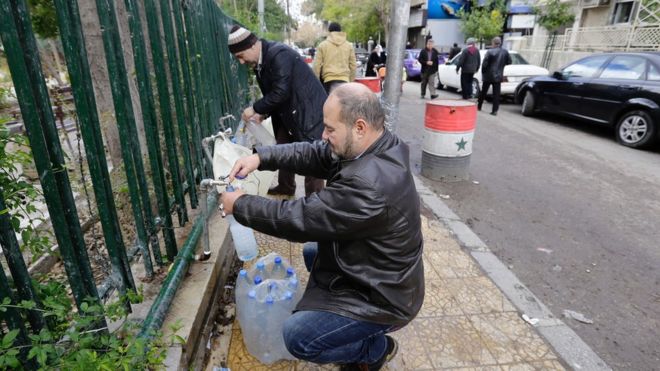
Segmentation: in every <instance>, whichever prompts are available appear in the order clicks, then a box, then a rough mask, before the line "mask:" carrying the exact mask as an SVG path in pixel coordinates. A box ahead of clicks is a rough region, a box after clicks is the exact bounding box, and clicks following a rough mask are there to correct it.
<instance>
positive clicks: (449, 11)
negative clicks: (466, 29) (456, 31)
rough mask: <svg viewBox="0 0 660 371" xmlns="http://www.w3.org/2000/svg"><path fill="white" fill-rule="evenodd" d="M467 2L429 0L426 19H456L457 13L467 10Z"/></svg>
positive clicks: (459, 0) (458, 0)
mask: <svg viewBox="0 0 660 371" xmlns="http://www.w3.org/2000/svg"><path fill="white" fill-rule="evenodd" d="M469 4H470V3H469V1H468V0H429V12H428V19H458V18H459V16H458V11H459V10H461V8H463V9H464V10H465V11H467V10H468V7H469V6H470V5H469Z"/></svg>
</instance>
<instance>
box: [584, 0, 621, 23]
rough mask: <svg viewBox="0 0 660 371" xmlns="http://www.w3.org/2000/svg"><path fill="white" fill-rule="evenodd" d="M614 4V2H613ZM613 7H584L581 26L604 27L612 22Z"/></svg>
mask: <svg viewBox="0 0 660 371" xmlns="http://www.w3.org/2000/svg"><path fill="white" fill-rule="evenodd" d="M612 5H614V2H612ZM610 9H611V7H609V6H603V7H599V8H589V9H584V11H583V13H582V22H581V23H582V24H581V25H580V27H602V26H607V25H609V24H610V14H611V10H610Z"/></svg>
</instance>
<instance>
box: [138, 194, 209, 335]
mask: <svg viewBox="0 0 660 371" xmlns="http://www.w3.org/2000/svg"><path fill="white" fill-rule="evenodd" d="M207 201H208V204H207V205H206V207H207V208H208V210H214V209H215V207H216V204H217V198H216V197H209V198H208V199H207ZM211 215H212V213H211ZM211 215H209V216H208V217H209V218H210V217H211ZM206 218H207V217H206V216H205V215H200V216H198V217H197V219H196V220H195V223H194V225H193V227H192V230H191V231H190V235H188V238H187V239H186V242H184V244H183V246H182V247H181V250H179V254H178V255H177V256H176V258H175V259H174V262H173V263H172V266H171V268H170V272H169V273H168V274H167V277H165V281H164V282H163V285H162V286H161V289H160V292H159V293H158V296H157V297H156V299H155V300H154V303H153V304H152V305H151V309H150V310H149V314H147V317H146V318H145V319H144V322H143V324H142V330H141V331H140V334H139V336H140V337H142V338H151V337H153V336H154V334H155V333H156V331H158V329H160V327H161V326H162V324H163V321H164V320H165V316H166V315H167V311H168V310H169V307H170V304H172V300H173V299H174V296H175V295H176V291H177V289H178V288H179V285H180V284H181V281H182V280H183V277H184V276H185V273H186V271H187V270H188V265H189V264H190V261H191V260H193V253H194V252H195V248H196V246H197V243H198V242H199V237H200V236H201V235H202V232H203V229H204V223H206Z"/></svg>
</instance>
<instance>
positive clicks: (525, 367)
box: [500, 360, 566, 371]
mask: <svg viewBox="0 0 660 371" xmlns="http://www.w3.org/2000/svg"><path fill="white" fill-rule="evenodd" d="M500 367H501V368H502V370H503V371H560V370H561V371H563V370H566V368H565V367H564V366H562V365H561V363H559V361H557V360H545V361H538V362H529V363H514V364H507V365H500Z"/></svg>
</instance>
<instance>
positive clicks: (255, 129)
mask: <svg viewBox="0 0 660 371" xmlns="http://www.w3.org/2000/svg"><path fill="white" fill-rule="evenodd" d="M245 127H246V128H247V129H248V130H249V131H250V133H251V134H252V136H254V139H255V140H256V141H257V144H260V145H262V146H272V145H274V144H275V137H274V136H273V135H272V134H271V133H269V132H268V130H267V129H266V128H265V127H264V126H263V125H262V124H258V123H256V122H254V121H247V122H246V123H245Z"/></svg>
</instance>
